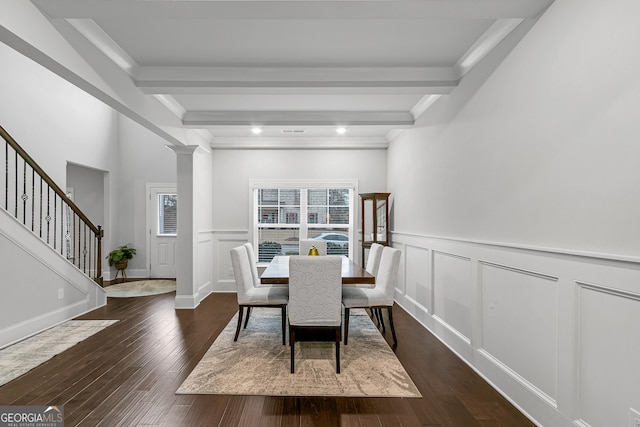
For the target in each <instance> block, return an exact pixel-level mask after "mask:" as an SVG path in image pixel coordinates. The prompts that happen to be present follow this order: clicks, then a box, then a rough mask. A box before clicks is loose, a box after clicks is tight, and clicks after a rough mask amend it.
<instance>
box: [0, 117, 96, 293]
mask: <svg viewBox="0 0 640 427" xmlns="http://www.w3.org/2000/svg"><path fill="white" fill-rule="evenodd" d="M0 136H2V138H3V139H4V140H5V141H6V142H7V144H8V145H9V146H11V148H12V149H13V150H14V151H15V152H16V154H17V155H19V156H20V157H21V158H22V159H23V161H24V162H25V163H26V164H27V165H29V167H31V169H32V170H33V172H35V173H36V174H37V175H38V176H39V177H40V178H41V180H42V181H44V182H45V183H46V184H47V186H48V188H50V189H52V190H53V191H54V193H55V194H56V195H57V196H58V197H60V200H61V201H62V202H63V203H64V204H65V205H67V206H68V207H69V208H70V209H71V210H72V211H73V213H74V214H75V215H76V216H77V217H78V218H79V219H80V221H81V222H82V223H83V224H84V225H85V226H86V227H88V228H89V229H90V230H91V232H92V233H93V235H94V236H95V238H96V240H97V244H96V254H95V256H96V259H95V269H96V275H97V276H96V277H94V280H95V281H96V282H98V283H99V284H100V285H102V238H103V237H104V231H103V230H102V227H100V226H96V225H94V224H93V222H92V221H91V220H90V219H89V218H87V216H86V215H85V214H84V212H82V210H81V209H80V208H79V207H78V206H77V205H76V204H75V203H74V202H73V201H72V200H71V199H70V198H69V197H68V196H67V194H66V193H65V192H64V191H63V190H62V189H61V188H60V187H59V186H58V184H56V183H55V182H54V181H53V179H51V177H50V176H49V175H48V174H47V173H46V172H45V171H44V170H43V169H42V168H41V167H40V165H38V164H37V163H36V161H35V160H33V158H32V157H31V156H30V155H29V154H28V153H27V152H26V151H25V150H24V149H23V148H22V147H21V146H20V145H19V144H18V143H17V142H16V141H15V140H14V139H13V137H11V135H9V133H8V132H7V131H6V130H5V129H4V128H3V127H2V126H0ZM7 161H8V159H7ZM16 161H17V160H16ZM25 171H26V167H25ZM16 172H17V170H16ZM25 173H26V172H25ZM42 181H41V182H42ZM47 221H48V219H47ZM74 221H75V220H74ZM25 225H26V224H25ZM41 234H42V233H41ZM54 236H55V235H54ZM41 237H42V236H41ZM47 243H49V238H48V237H47ZM85 244H86V242H85ZM54 248H55V242H54ZM85 249H86V247H85ZM90 251H91V249H89V256H90V257H91V252H90ZM85 252H86V251H85ZM78 255H79V252H78ZM74 256H75V254H74ZM84 256H85V257H86V253H85V254H84ZM77 262H78V264H75V263H74V265H76V266H77V267H78V268H81V262H80V261H79V260H78V261H77ZM84 268H85V270H84V271H85V272H86V268H87V263H86V259H85V262H84Z"/></svg>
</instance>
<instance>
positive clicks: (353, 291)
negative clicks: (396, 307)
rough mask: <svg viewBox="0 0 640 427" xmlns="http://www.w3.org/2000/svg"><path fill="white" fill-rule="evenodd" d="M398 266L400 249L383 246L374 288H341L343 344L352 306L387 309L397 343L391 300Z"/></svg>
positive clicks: (346, 338) (346, 337) (395, 343)
mask: <svg viewBox="0 0 640 427" xmlns="http://www.w3.org/2000/svg"><path fill="white" fill-rule="evenodd" d="M399 267H400V251H399V250H398V249H395V248H392V247H390V246H385V247H384V248H383V250H382V256H381V257H380V267H379V268H378V274H377V276H376V286H375V288H359V287H345V288H343V289H342V304H343V305H344V344H345V345H347V341H348V339H349V312H350V310H351V309H352V308H368V309H371V310H373V311H374V312H375V311H376V310H378V309H383V308H386V309H387V313H388V315H389V324H390V325H391V334H392V336H393V344H394V345H397V344H398V340H397V338H396V331H395V328H394V325H393V312H392V307H393V302H394V292H395V287H396V283H397V281H398V269H399Z"/></svg>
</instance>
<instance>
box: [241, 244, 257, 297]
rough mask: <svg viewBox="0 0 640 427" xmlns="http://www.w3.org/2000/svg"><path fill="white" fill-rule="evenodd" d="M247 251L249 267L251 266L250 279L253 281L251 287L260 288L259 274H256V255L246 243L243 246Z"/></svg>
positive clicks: (250, 245)
mask: <svg viewBox="0 0 640 427" xmlns="http://www.w3.org/2000/svg"><path fill="white" fill-rule="evenodd" d="M243 246H244V247H245V248H246V249H247V256H248V258H249V265H250V266H251V278H252V279H253V286H254V287H256V288H257V287H259V286H260V274H259V273H258V263H257V262H256V253H255V252H254V251H253V245H252V244H251V243H250V242H247V243H245V244H244V245H243Z"/></svg>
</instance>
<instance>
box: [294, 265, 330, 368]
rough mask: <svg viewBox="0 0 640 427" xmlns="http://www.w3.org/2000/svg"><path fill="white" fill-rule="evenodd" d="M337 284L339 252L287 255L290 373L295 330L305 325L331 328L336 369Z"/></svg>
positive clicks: (300, 329)
mask: <svg viewBox="0 0 640 427" xmlns="http://www.w3.org/2000/svg"><path fill="white" fill-rule="evenodd" d="M341 288H342V259H341V257H340V256H335V255H330V256H304V255H302V256H292V257H290V258H289V345H290V346H291V373H294V372H295V344H296V339H297V338H298V335H297V333H298V332H302V331H303V330H305V329H307V330H312V331H313V330H317V329H329V330H332V331H333V334H332V335H333V336H334V337H335V346H336V372H337V373H340V339H341V328H342V305H341V296H342V292H341ZM312 339H314V340H315V339H317V338H312Z"/></svg>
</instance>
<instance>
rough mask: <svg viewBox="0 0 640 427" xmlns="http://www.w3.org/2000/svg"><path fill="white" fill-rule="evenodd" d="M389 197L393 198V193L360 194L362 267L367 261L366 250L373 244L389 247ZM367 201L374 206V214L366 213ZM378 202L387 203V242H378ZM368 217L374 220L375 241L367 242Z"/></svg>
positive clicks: (385, 227)
mask: <svg viewBox="0 0 640 427" xmlns="http://www.w3.org/2000/svg"><path fill="white" fill-rule="evenodd" d="M389 196H391V193H360V222H361V224H360V227H361V232H362V234H361V238H362V260H361V262H362V265H364V263H365V262H364V260H365V249H369V248H371V245H372V244H373V243H379V244H381V245H383V246H389V241H390V239H389ZM365 200H371V201H372V204H373V211H372V212H366V211H365ZM378 200H384V201H385V217H384V218H385V224H384V229H385V236H384V237H385V240H378V216H377V207H378V203H377V202H378ZM367 215H372V217H373V218H372V220H373V239H370V240H367V238H366V234H365V230H364V224H365V218H366V217H367Z"/></svg>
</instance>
